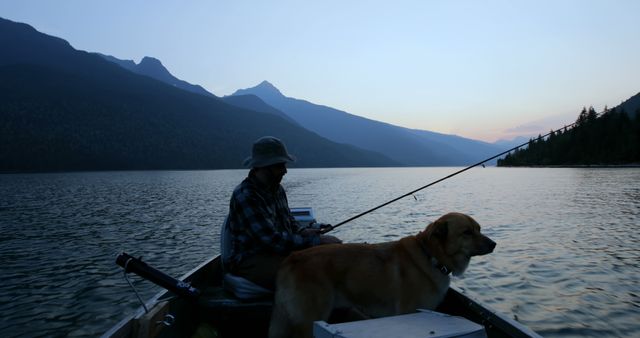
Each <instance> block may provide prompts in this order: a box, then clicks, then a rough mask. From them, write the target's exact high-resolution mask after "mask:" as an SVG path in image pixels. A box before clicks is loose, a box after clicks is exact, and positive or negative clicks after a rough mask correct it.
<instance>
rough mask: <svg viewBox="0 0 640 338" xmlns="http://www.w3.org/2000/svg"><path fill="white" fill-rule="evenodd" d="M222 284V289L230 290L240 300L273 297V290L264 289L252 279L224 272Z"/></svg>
mask: <svg viewBox="0 0 640 338" xmlns="http://www.w3.org/2000/svg"><path fill="white" fill-rule="evenodd" d="M222 284H223V286H224V289H225V290H227V291H229V292H231V293H232V294H233V295H234V296H235V297H237V298H238V299H241V300H254V299H266V298H272V297H273V291H271V290H269V289H265V288H263V287H262V286H260V285H258V284H255V283H253V282H252V281H250V280H248V279H246V278H242V277H240V276H236V275H233V274H231V273H225V274H224V276H223V281H222Z"/></svg>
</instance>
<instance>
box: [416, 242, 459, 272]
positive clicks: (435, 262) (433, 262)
mask: <svg viewBox="0 0 640 338" xmlns="http://www.w3.org/2000/svg"><path fill="white" fill-rule="evenodd" d="M418 244H419V245H420V248H421V249H422V251H424V253H425V255H427V257H429V260H430V261H431V265H432V266H433V267H434V268H436V269H437V270H438V271H440V273H442V274H443V275H445V276H448V275H449V274H450V273H451V270H449V268H447V267H446V266H444V264H442V263H440V262H439V261H438V259H437V258H435V257H434V256H433V255H432V254H431V251H429V248H427V246H426V245H424V243H422V241H418Z"/></svg>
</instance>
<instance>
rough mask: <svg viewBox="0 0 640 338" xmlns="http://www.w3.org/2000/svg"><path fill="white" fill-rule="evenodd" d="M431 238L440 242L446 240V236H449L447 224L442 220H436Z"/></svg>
mask: <svg viewBox="0 0 640 338" xmlns="http://www.w3.org/2000/svg"><path fill="white" fill-rule="evenodd" d="M433 227H434V229H433V236H435V237H436V238H438V239H440V240H445V239H447V235H449V224H447V221H444V220H437V221H436V222H435V223H433Z"/></svg>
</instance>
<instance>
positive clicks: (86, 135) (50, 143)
mask: <svg viewBox="0 0 640 338" xmlns="http://www.w3.org/2000/svg"><path fill="white" fill-rule="evenodd" d="M0 45H2V48H3V49H2V53H0V79H2V81H0V145H1V146H0V171H69V170H123V169H127V170H128V169H216V168H238V167H240V166H241V163H242V160H243V159H244V158H245V157H246V156H247V155H248V154H249V152H250V149H251V144H252V142H253V141H254V140H256V139H257V138H259V137H260V136H264V135H273V136H276V137H279V138H281V139H283V140H284V141H285V142H286V143H287V145H288V148H289V150H290V151H291V152H292V153H293V154H295V155H297V157H298V162H296V165H297V166H301V167H343V166H393V165H397V163H396V162H394V161H392V160H390V159H389V158H387V157H385V156H383V155H380V154H377V153H374V152H371V151H366V150H362V149H358V148H356V147H354V146H350V145H343V144H338V143H335V142H332V141H329V140H327V139H325V138H323V137H320V136H318V135H317V134H315V133H313V132H310V131H308V130H306V129H303V128H301V127H300V126H299V125H297V124H294V123H291V122H289V121H287V120H285V119H283V118H281V117H278V116H277V115H275V114H272V113H260V112H256V111H252V110H248V109H243V108H240V107H236V106H232V105H229V104H227V103H225V102H224V101H222V100H220V99H218V98H216V97H212V96H208V95H200V94H195V93H192V92H189V91H185V90H182V89H179V88H176V86H172V85H168V84H166V83H164V82H161V81H158V80H156V79H154V78H151V77H149V76H143V75H140V74H136V73H134V72H132V71H129V70H127V69H125V68H123V67H121V66H118V65H116V64H114V63H112V62H109V61H107V60H105V59H104V58H103V57H100V56H98V55H95V54H93V53H87V52H83V51H78V50H75V49H74V48H73V47H71V45H69V43H67V42H66V41H64V40H62V39H60V38H56V37H52V36H49V35H46V34H42V33H40V32H38V31H36V30H35V29H34V28H32V27H31V26H29V25H26V24H22V23H15V22H12V21H9V20H5V19H1V18H0Z"/></svg>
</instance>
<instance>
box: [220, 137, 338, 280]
mask: <svg viewBox="0 0 640 338" xmlns="http://www.w3.org/2000/svg"><path fill="white" fill-rule="evenodd" d="M293 161H295V158H294V157H293V156H292V155H290V154H289V153H288V152H287V149H286V147H285V145H284V143H282V141H280V140H279V139H277V138H275V137H272V136H265V137H262V138H260V139H258V140H257V141H256V142H254V144H253V148H252V151H251V156H250V157H249V158H247V159H246V160H245V162H244V165H245V166H248V167H251V170H250V171H249V175H248V176H247V178H246V179H244V181H242V183H240V184H239V185H238V186H237V187H236V188H235V190H234V191H233V195H232V196H231V201H230V203H229V216H228V221H229V230H230V232H231V254H230V258H229V261H228V265H229V266H228V268H229V269H230V271H231V273H233V274H234V275H238V276H240V277H244V278H246V279H248V280H250V281H252V282H254V283H256V284H258V285H260V286H263V287H265V288H267V289H271V290H274V289H275V279H276V272H277V270H278V267H279V265H280V263H281V262H282V260H284V258H286V257H287V255H289V253H291V252H292V251H294V250H300V249H304V248H308V247H311V246H314V245H319V244H332V243H341V241H340V240H339V239H337V238H336V237H334V236H329V235H322V234H320V232H319V231H320V230H318V229H301V228H300V226H299V224H298V223H297V222H296V221H295V220H294V218H293V217H292V216H291V211H290V210H289V204H288V202H287V195H286V194H285V191H284V189H283V188H282V186H281V185H280V182H281V181H282V177H283V176H284V175H285V174H286V173H287V166H286V165H287V163H290V162H293Z"/></svg>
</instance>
